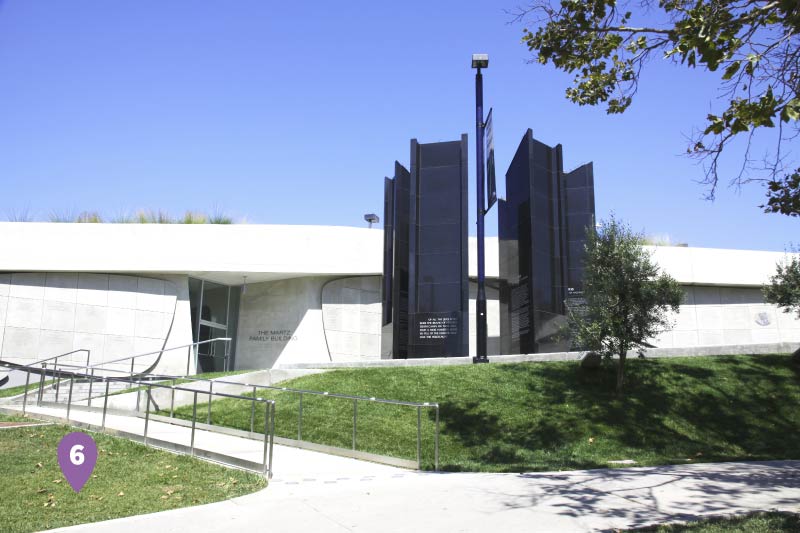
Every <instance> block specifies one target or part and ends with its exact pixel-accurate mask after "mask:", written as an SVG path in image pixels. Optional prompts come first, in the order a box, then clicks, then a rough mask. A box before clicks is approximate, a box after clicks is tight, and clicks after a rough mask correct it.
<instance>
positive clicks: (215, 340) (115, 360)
mask: <svg viewBox="0 0 800 533" xmlns="http://www.w3.org/2000/svg"><path fill="white" fill-rule="evenodd" d="M231 340H233V339H231V338H230V337H217V338H214V339H208V340H205V341H198V342H193V343H191V344H184V345H183V346H174V347H172V348H164V349H163V350H156V351H154V352H147V353H140V354H137V355H130V356H128V357H122V358H120V359H114V360H112V361H103V362H102V363H95V364H93V365H90V366H89V368H97V367H98V366H103V365H110V364H112V363H119V362H120V361H127V360H129V359H136V358H137V357H144V356H146V355H154V354H157V353H163V352H169V351H172V350H181V349H183V348H191V347H193V346H200V345H201V344H206V343H209V342H217V341H225V342H230V341H231ZM224 357H228V356H224Z"/></svg>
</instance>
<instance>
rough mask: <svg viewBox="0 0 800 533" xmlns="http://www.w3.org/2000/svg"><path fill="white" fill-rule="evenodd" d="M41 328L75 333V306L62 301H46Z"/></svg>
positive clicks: (44, 302)
mask: <svg viewBox="0 0 800 533" xmlns="http://www.w3.org/2000/svg"><path fill="white" fill-rule="evenodd" d="M41 327H42V329H49V330H57V331H70V332H71V331H74V330H75V304H74V303H68V302H65V301H62V300H44V301H43V309H42V326H41Z"/></svg>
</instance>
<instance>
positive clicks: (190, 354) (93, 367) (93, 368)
mask: <svg viewBox="0 0 800 533" xmlns="http://www.w3.org/2000/svg"><path fill="white" fill-rule="evenodd" d="M231 340H232V339H231V338H230V337H218V338H214V339H208V340H204V341H199V342H193V343H191V344H185V345H182V346H174V347H172V348H165V349H162V350H155V351H151V352H145V353H140V354H136V355H130V356H127V357H121V358H119V359H112V360H111V361H103V362H100V363H95V364H90V362H91V350H88V349H85V348H80V349H78V350H73V351H71V352H66V353H63V354H59V355H55V356H53V357H48V358H46V359H42V360H40V361H36V362H34V363H32V364H31V365H28V366H36V365H41V367H42V370H43V372H42V379H41V382H40V387H39V402H41V396H42V393H43V390H44V388H43V384H44V375H45V374H47V373H48V372H49V373H51V374H52V375H53V378H54V380H55V383H54V385H53V386H54V388H55V394H56V401H58V395H59V392H60V390H61V375H62V374H63V372H62V371H63V370H64V369H75V370H78V369H82V370H83V373H84V374H85V375H86V378H87V379H88V378H90V377H91V378H94V377H95V373H96V372H97V373H100V372H112V373H125V374H127V376H128V378H129V381H128V383H129V387H133V385H132V383H133V380H134V377H136V376H141V375H144V374H145V373H146V372H147V370H149V369H146V370H144V371H142V372H139V373H137V372H136V370H135V363H136V359H139V358H141V357H147V356H151V355H157V354H158V355H160V354H163V353H164V352H169V351H173V350H182V349H184V348H186V350H187V356H186V372H187V374H188V373H189V370H190V368H191V362H192V360H193V359H196V358H195V357H194V355H195V353H194V350H193V348H196V347H198V346H200V345H203V344H209V343H217V342H224V343H225V354H224V355H222V356H219V355H215V354H213V355H211V357H221V358H223V368H224V369H225V370H226V371H227V369H228V367H229V365H230V342H231ZM212 346H215V344H212ZM78 352H86V364H85V365H74V364H69V363H59V359H60V358H62V357H65V356H67V355H71V354H73V353H78ZM128 360H130V362H131V365H130V370H127V371H120V370H117V369H111V368H104V367H105V366H106V365H112V364H118V363H121V362H124V361H128ZM49 361H53V362H52V363H50V364H49V365H48V362H49ZM48 366H50V368H49V369H48ZM151 368H152V366H151ZM92 382H93V380H90V384H91V383H92ZM89 394H90V396H91V390H90V393H89Z"/></svg>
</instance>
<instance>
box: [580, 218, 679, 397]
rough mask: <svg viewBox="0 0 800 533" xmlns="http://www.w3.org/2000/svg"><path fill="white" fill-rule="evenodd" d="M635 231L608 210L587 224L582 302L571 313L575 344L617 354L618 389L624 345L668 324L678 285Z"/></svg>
mask: <svg viewBox="0 0 800 533" xmlns="http://www.w3.org/2000/svg"><path fill="white" fill-rule="evenodd" d="M643 239H644V238H643V236H642V235H640V234H636V233H634V232H632V231H631V229H630V228H629V227H628V226H626V225H625V224H622V223H620V222H619V221H617V220H616V219H615V218H614V217H613V216H612V217H611V218H610V220H608V221H606V222H603V223H602V224H601V226H600V229H599V230H597V232H595V231H594V230H593V229H592V228H589V229H588V234H587V242H586V255H585V256H584V280H583V295H584V298H585V299H586V306H585V309H584V310H583V312H582V313H581V314H580V316H577V315H573V316H571V317H570V318H571V320H572V321H573V322H574V326H575V327H574V328H573V330H574V331H575V332H576V335H577V339H576V340H577V341H578V343H579V344H580V345H583V346H586V347H588V348H590V349H594V350H597V351H599V352H601V353H602V354H604V355H605V356H606V357H611V356H614V355H616V356H618V358H619V360H618V363H617V391H618V392H621V391H622V386H623V381H624V372H625V360H626V357H627V353H628V350H633V349H636V348H642V347H647V346H649V344H647V340H648V339H651V338H653V337H655V336H656V335H658V334H659V333H661V332H662V331H664V330H667V329H669V328H670V327H671V326H672V323H671V321H670V317H669V312H670V311H672V312H678V310H679V306H680V304H681V301H682V299H683V291H682V289H681V287H680V285H679V284H678V282H677V281H675V280H674V279H673V278H671V277H670V276H668V275H667V274H664V273H660V272H659V268H658V265H656V263H655V262H654V261H653V260H652V258H651V257H650V253H649V252H648V251H647V250H645V249H644V248H643V247H642V243H643Z"/></svg>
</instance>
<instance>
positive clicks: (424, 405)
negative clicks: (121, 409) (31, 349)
mask: <svg viewBox="0 0 800 533" xmlns="http://www.w3.org/2000/svg"><path fill="white" fill-rule="evenodd" d="M211 340H212V341H213V340H221V339H211ZM202 342H209V341H202ZM188 346H192V345H188ZM61 367H62V368H75V369H81V368H85V367H81V366H79V365H70V364H62V365H61ZM37 370H38V369H30V370H28V371H29V372H30V371H33V372H37ZM103 370H104V371H107V372H114V373H119V374H125V376H121V377H108V376H95V375H94V374H93V372H94V368H92V374H91V375H89V374H85V373H84V374H79V373H77V372H64V373H63V375H65V377H66V378H68V379H69V380H70V389H71V388H72V382H73V381H74V380H75V379H81V378H84V379H89V381H90V390H89V400H88V405H89V406H91V383H93V382H94V381H95V380H100V381H101V382H105V383H106V391H105V400H104V406H103V408H104V418H105V406H106V404H107V402H108V392H109V390H108V386H109V385H108V384H109V383H110V382H111V381H120V382H127V383H129V385H130V386H133V385H134V384H137V385H138V386H139V387H140V388H139V390H138V391H137V400H136V410H137V411H138V410H139V403H140V395H141V392H142V388H148V387H151V386H155V387H162V388H172V389H173V397H172V404H173V406H174V391H175V390H178V391H186V392H192V393H194V394H195V405H194V408H193V418H194V419H196V416H197V412H196V411H197V405H196V395H197V394H198V393H199V394H209V395H211V396H221V397H232V398H236V399H243V400H246V401H249V402H253V404H252V405H253V407H252V409H251V416H250V425H251V432H252V428H253V423H254V416H255V398H256V394H257V391H258V389H266V390H275V391H279V392H288V393H293V394H297V395H298V396H299V405H298V416H297V440H298V441H302V440H303V438H302V436H303V396H304V395H306V394H308V395H314V396H322V397H328V398H339V399H344V400H352V401H353V438H352V449H353V450H354V451H355V450H356V446H357V417H358V402H359V401H366V402H371V403H384V404H389V405H400V406H406V407H412V408H416V410H417V435H416V437H417V443H416V444H417V467H418V468H419V469H422V427H421V426H422V409H433V410H434V413H435V432H434V468H435V470H436V471H438V470H439V414H440V412H439V407H440V406H439V404H438V403H437V402H411V401H404V400H389V399H384V398H376V397H374V396H373V397H367V396H356V395H350V394H340V393H331V392H327V391H324V392H321V391H313V390H306V389H292V388H289V387H278V386H275V385H259V384H252V383H246V382H245V383H242V382H236V381H227V380H223V379H210V378H198V377H189V376H171V375H159V374H150V375H148V376H147V380H146V381H145V380H143V379H141V378H140V379H137V380H134V379H133V377H132V375H131V374H130V373H129V372H128V371H124V370H116V369H110V368H109V369H103ZM60 375H61V374H60ZM41 380H42V381H43V380H44V372H42V376H41ZM169 380H173V385H172V386H169V385H163V384H159V383H153V382H154V381H169ZM177 380H185V381H189V382H197V383H200V382H203V383H208V390H202V389H190V388H186V387H177V386H176V384H175V382H176V381H177ZM215 383H216V384H219V385H233V386H237V387H244V388H248V389H252V397H245V396H240V395H228V394H226V393H219V392H213V387H214V384H215ZM41 390H42V388H41V386H40V393H39V402H41ZM56 401H57V400H56ZM69 401H71V395H70V400H69ZM270 401H274V400H270ZM148 402H150V389H149V388H148ZM147 408H148V409H149V403H148V406H147ZM23 409H24V407H23ZM207 410H208V413H207V422H208V424H209V425H211V399H210V397H209V402H208V406H207ZM172 413H173V408H172V407H171V408H170V416H172ZM273 415H274V413H273ZM146 416H148V415H146ZM273 430H274V428H273Z"/></svg>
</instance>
